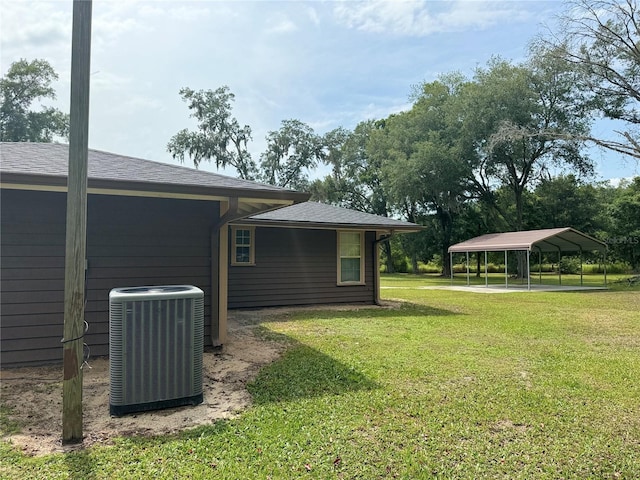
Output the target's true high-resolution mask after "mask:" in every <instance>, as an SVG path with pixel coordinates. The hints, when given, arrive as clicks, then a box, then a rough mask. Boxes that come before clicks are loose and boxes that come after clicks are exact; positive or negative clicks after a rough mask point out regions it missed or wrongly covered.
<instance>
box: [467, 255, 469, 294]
mask: <svg viewBox="0 0 640 480" xmlns="http://www.w3.org/2000/svg"><path fill="white" fill-rule="evenodd" d="M468 286H469V252H467V287H468Z"/></svg>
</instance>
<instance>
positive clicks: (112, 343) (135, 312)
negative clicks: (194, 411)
mask: <svg viewBox="0 0 640 480" xmlns="http://www.w3.org/2000/svg"><path fill="white" fill-rule="evenodd" d="M203 342H204V294H203V292H202V290H200V289H199V288H197V287H193V286H190V285H167V286H159V287H130V288H114V289H113V290H111V292H110V293H109V377H110V381H111V384H110V397H109V413H110V414H111V415H114V416H121V415H125V414H127V413H132V412H141V411H146V410H157V409H160V408H169V407H177V406H182V405H197V404H199V403H202V400H203V398H202V352H203V347H204V344H203Z"/></svg>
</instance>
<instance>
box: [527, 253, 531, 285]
mask: <svg viewBox="0 0 640 480" xmlns="http://www.w3.org/2000/svg"><path fill="white" fill-rule="evenodd" d="M530 256H531V251H530V250H527V290H531V272H530V271H529V268H531V259H530V258H529V257H530Z"/></svg>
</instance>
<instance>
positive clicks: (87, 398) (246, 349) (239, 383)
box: [0, 301, 402, 455]
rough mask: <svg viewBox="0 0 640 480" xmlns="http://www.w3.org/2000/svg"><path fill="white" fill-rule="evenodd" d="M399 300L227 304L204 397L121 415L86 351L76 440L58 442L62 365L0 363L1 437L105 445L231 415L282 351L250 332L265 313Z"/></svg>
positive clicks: (271, 316) (270, 316) (104, 369)
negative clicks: (12, 429)
mask: <svg viewBox="0 0 640 480" xmlns="http://www.w3.org/2000/svg"><path fill="white" fill-rule="evenodd" d="M401 305H402V303H401V302H389V301H387V302H385V303H384V305H382V306H381V307H374V306H372V305H332V306H327V305H323V306H321V307H317V306H315V307H295V308H269V309H263V310H245V311H233V312H229V323H228V338H227V343H226V344H225V346H224V349H223V350H222V351H220V352H205V354H204V358H203V360H204V361H203V394H204V402H203V403H202V404H200V405H197V406H195V407H191V406H188V407H180V408H171V409H166V410H157V411H153V412H143V413H138V414H131V415H127V416H124V417H119V418H116V417H111V416H110V415H109V361H108V359H106V358H94V359H90V361H89V365H90V367H91V368H87V367H85V369H84V371H83V420H84V425H83V427H84V428H83V431H84V435H85V437H84V440H83V442H82V443H81V444H78V445H66V446H63V445H62V442H61V438H62V367H61V366H54V367H33V368H18V369H8V370H0V383H1V387H2V390H1V393H2V396H1V399H0V400H1V404H2V405H3V406H5V407H8V408H9V409H10V410H11V413H10V415H9V416H10V420H11V421H15V422H16V423H17V424H18V425H19V426H20V432H19V433H15V434H10V435H7V436H4V437H3V440H5V441H9V442H11V443H12V444H13V445H15V446H16V447H18V448H20V449H21V450H22V451H23V452H24V453H26V454H28V455H46V454H49V453H59V452H69V451H72V450H79V449H83V448H87V447H90V446H92V445H94V444H102V445H108V444H110V443H111V442H112V439H113V438H115V437H120V436H128V435H146V436H151V435H165V434H170V433H174V432H178V431H181V430H184V429H188V428H194V427H197V426H202V425H210V424H212V423H214V422H215V421H217V420H221V419H225V418H233V417H234V416H236V415H238V414H239V413H240V412H241V411H243V410H245V409H246V408H247V407H249V406H250V405H251V395H249V392H248V391H247V388H246V387H247V383H248V382H250V381H251V380H253V379H254V378H255V377H256V375H257V373H258V371H259V370H260V369H261V368H262V367H263V366H265V365H268V364H269V363H271V362H273V361H274V360H276V359H277V358H279V357H280V355H281V354H282V353H283V352H284V350H285V348H286V346H285V344H283V343H279V342H275V341H270V340H266V339H264V338H262V337H260V336H259V335H257V334H256V327H257V326H258V325H259V324H260V323H261V322H264V321H286V320H287V319H288V318H289V317H290V315H291V314H292V313H294V312H300V311H305V310H310V311H311V310H318V309H322V310H337V311H341V310H344V311H350V310H359V309H363V308H385V309H396V308H399V307H400V306H401Z"/></svg>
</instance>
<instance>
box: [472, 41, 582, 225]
mask: <svg viewBox="0 0 640 480" xmlns="http://www.w3.org/2000/svg"><path fill="white" fill-rule="evenodd" d="M575 85H576V83H575V74H574V73H573V72H571V71H569V70H567V69H565V68H564V65H563V64H562V63H560V62H558V61H556V59H555V58H554V57H552V56H549V55H546V52H544V51H542V52H535V54H534V55H533V56H532V58H531V59H530V60H529V61H528V62H527V64H525V65H512V64H511V63H509V62H506V61H504V60H501V59H497V58H494V59H492V60H491V61H490V62H489V65H488V68H486V69H484V68H479V69H478V70H477V71H476V74H475V77H474V82H472V83H471V84H469V86H468V88H467V89H465V95H466V97H467V100H466V101H467V107H466V111H467V113H468V115H467V116H466V119H465V122H466V128H465V133H466V134H467V135H470V136H471V138H472V139H473V141H474V142H475V144H476V151H477V153H478V158H479V161H478V163H477V165H476V168H475V174H474V177H473V179H472V181H473V183H474V188H475V191H476V194H477V196H478V197H479V198H480V199H481V200H483V201H485V202H487V203H489V204H490V205H491V206H492V207H493V208H496V209H497V210H498V211H499V213H500V216H501V217H502V218H503V219H504V220H505V221H506V222H507V223H508V224H509V225H510V227H511V228H513V229H515V230H522V229H523V226H524V223H525V220H524V217H523V212H524V196H525V192H526V190H527V188H529V187H530V186H531V185H533V184H535V182H536V181H538V180H539V179H540V178H541V175H542V174H543V173H544V172H546V171H547V170H548V168H550V167H552V166H553V167H565V168H567V167H568V168H570V169H572V170H576V171H578V172H579V173H581V174H583V175H588V174H590V173H591V172H592V169H593V166H592V162H591V161H590V159H589V158H588V157H585V156H584V155H582V153H581V147H582V142H581V141H580V139H579V138H580V137H582V136H584V135H585V134H586V133H587V132H588V131H589V127H590V124H589V118H588V117H585V115H584V114H583V113H584V112H583V111H582V110H581V109H580V107H579V102H576V95H579V92H577V91H576V87H575ZM496 185H498V186H500V185H504V186H507V187H508V189H509V191H510V192H511V193H512V195H513V200H512V201H513V203H514V205H515V212H514V213H515V214H514V215H513V216H512V215H508V214H507V212H506V211H505V210H504V209H501V208H500V206H499V204H498V202H496V201H495V186H496Z"/></svg>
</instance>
